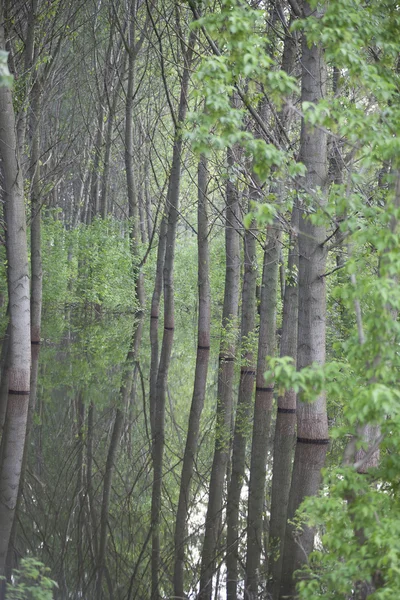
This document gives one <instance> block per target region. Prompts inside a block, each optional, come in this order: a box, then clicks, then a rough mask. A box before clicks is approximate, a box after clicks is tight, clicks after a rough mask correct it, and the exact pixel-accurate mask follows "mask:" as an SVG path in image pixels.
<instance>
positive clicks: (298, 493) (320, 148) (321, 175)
mask: <svg viewBox="0 0 400 600" xmlns="http://www.w3.org/2000/svg"><path fill="white" fill-rule="evenodd" d="M303 12H304V16H305V17H307V16H309V15H310V14H311V12H312V10H311V8H310V6H309V5H308V4H307V2H304V3H303ZM326 79H327V71H326V65H325V61H324V56H323V50H322V48H321V47H319V46H315V45H312V46H311V47H309V45H308V42H307V38H306V36H305V35H304V36H303V40H302V88H301V100H302V102H314V103H316V102H318V101H319V100H320V99H322V98H324V96H325V85H326ZM299 160H300V161H301V162H302V163H303V164H304V165H305V166H306V168H307V173H306V175H305V177H304V178H303V180H302V181H300V182H299V185H300V186H301V188H302V189H303V192H305V193H306V194H310V195H311V197H312V199H313V201H314V202H318V203H320V204H322V205H324V204H325V202H326V195H325V187H326V184H327V177H328V159H327V135H326V132H325V130H323V128H320V127H311V126H310V125H309V124H307V123H305V121H304V119H303V120H302V124H301V134H300V154H299ZM325 239H326V230H325V227H324V226H320V225H319V226H318V225H313V224H312V223H311V222H310V220H309V219H308V218H307V208H306V206H304V205H302V206H300V220H299V313H298V315H299V317H298V352H297V367H298V369H299V370H300V369H302V368H303V367H306V366H309V365H310V364H312V363H317V364H320V365H322V364H324V362H325V328H326V289H325V277H324V276H323V275H324V273H325V265H326V249H325V246H324V241H325ZM328 441H329V440H328V420H327V412H326V397H325V394H324V393H323V394H321V395H320V396H319V397H318V398H317V399H316V400H315V401H314V402H312V403H304V402H302V401H301V398H300V399H298V402H297V443H296V451H295V459H294V465H293V474H292V483H291V488H290V497H289V506H288V525H287V527H286V534H285V542H284V545H285V547H284V555H283V566H282V582H281V591H280V597H281V598H284V597H286V596H287V597H289V598H292V597H294V596H295V590H296V581H295V579H294V576H293V574H294V572H295V571H296V570H297V569H299V568H300V567H301V566H302V565H304V563H305V561H306V559H307V556H308V554H309V553H310V552H311V550H312V547H313V541H314V535H313V531H312V530H311V529H310V528H308V527H304V528H303V529H302V530H301V531H300V532H295V531H294V529H293V525H291V523H290V522H291V521H292V519H293V517H294V515H295V512H296V510H297V508H298V507H299V506H300V504H301V502H302V501H303V499H304V498H305V497H306V496H312V495H315V494H316V493H317V492H318V488H319V484H320V479H321V475H320V472H321V468H322V467H323V465H324V462H325V455H326V451H327V444H328Z"/></svg>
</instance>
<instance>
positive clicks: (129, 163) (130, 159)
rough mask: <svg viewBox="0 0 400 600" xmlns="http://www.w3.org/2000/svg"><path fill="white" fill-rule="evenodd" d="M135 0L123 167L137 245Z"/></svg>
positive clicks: (132, 230)
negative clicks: (134, 119)
mask: <svg viewBox="0 0 400 600" xmlns="http://www.w3.org/2000/svg"><path fill="white" fill-rule="evenodd" d="M135 18H136V0H135V1H133V2H132V3H131V11H130V24H129V54H128V86H127V90H126V105H125V169H126V183H127V193H128V211H129V212H128V214H129V218H130V220H131V238H132V244H133V245H134V246H135V247H137V245H138V242H139V210H138V198H137V185H136V179H135V166H134V143H133V137H134V135H133V134H134V126H133V92H134V88H135V68H136V53H135V52H134V43H135Z"/></svg>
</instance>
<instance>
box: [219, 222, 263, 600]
mask: <svg viewBox="0 0 400 600" xmlns="http://www.w3.org/2000/svg"><path fill="white" fill-rule="evenodd" d="M256 279H257V260H256V237H255V230H254V229H251V228H250V229H248V230H247V231H246V232H245V234H244V276H243V289H242V317H241V338H242V351H241V369H240V383H239V395H238V404H237V409H236V420H235V431H234V436H233V450H232V472H231V480H230V483H229V487H228V497H227V507H226V523H227V555H226V567H227V582H226V590H227V598H228V600H237V586H238V582H239V570H238V559H239V538H240V496H241V491H242V486H243V480H244V475H245V468H246V447H247V443H248V440H249V437H250V432H251V408H252V398H253V388H254V380H255V376H256V370H255V364H254V351H253V348H252V341H253V340H252V337H253V335H254V327H255V318H256Z"/></svg>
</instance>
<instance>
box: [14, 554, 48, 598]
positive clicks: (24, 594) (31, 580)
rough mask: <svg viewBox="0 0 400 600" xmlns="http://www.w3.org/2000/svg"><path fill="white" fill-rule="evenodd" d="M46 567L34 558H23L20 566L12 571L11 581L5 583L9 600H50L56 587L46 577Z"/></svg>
mask: <svg viewBox="0 0 400 600" xmlns="http://www.w3.org/2000/svg"><path fill="white" fill-rule="evenodd" d="M48 573H49V569H47V568H46V567H45V566H44V565H43V564H42V563H41V562H40V561H38V560H36V559H35V558H23V559H22V560H21V568H20V569H18V570H15V571H14V573H13V581H12V583H8V584H7V598H9V600H52V598H53V590H54V588H56V587H58V586H57V584H56V582H55V581H53V580H52V579H50V578H49V577H48Z"/></svg>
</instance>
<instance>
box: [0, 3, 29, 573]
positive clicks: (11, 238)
mask: <svg viewBox="0 0 400 600" xmlns="http://www.w3.org/2000/svg"><path fill="white" fill-rule="evenodd" d="M0 12H2V11H0ZM4 47H5V43H4V29H3V14H0V48H3V49H4ZM0 129H1V132H2V134H1V136H0V155H1V159H2V168H3V186H4V198H5V203H6V206H5V207H6V210H5V220H6V229H7V261H8V289H9V302H10V348H9V360H8V379H9V394H8V404H7V412H6V420H5V426H4V431H3V436H2V440H1V464H0V575H3V574H4V568H5V561H6V555H7V548H8V542H9V539H10V533H11V527H12V522H13V518H14V512H15V506H16V502H17V495H18V488H19V480H20V473H21V464H22V456H23V451H24V443H25V434H26V421H27V413H28V404H29V394H30V392H29V389H30V365H31V343H30V305H29V297H30V294H29V270H28V253H27V240H26V220H25V206H24V195H23V194H24V190H23V181H22V171H21V166H20V164H19V160H18V149H17V140H16V136H15V117H14V109H13V103H12V95H11V91H10V90H9V89H7V88H5V87H2V88H0Z"/></svg>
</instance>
